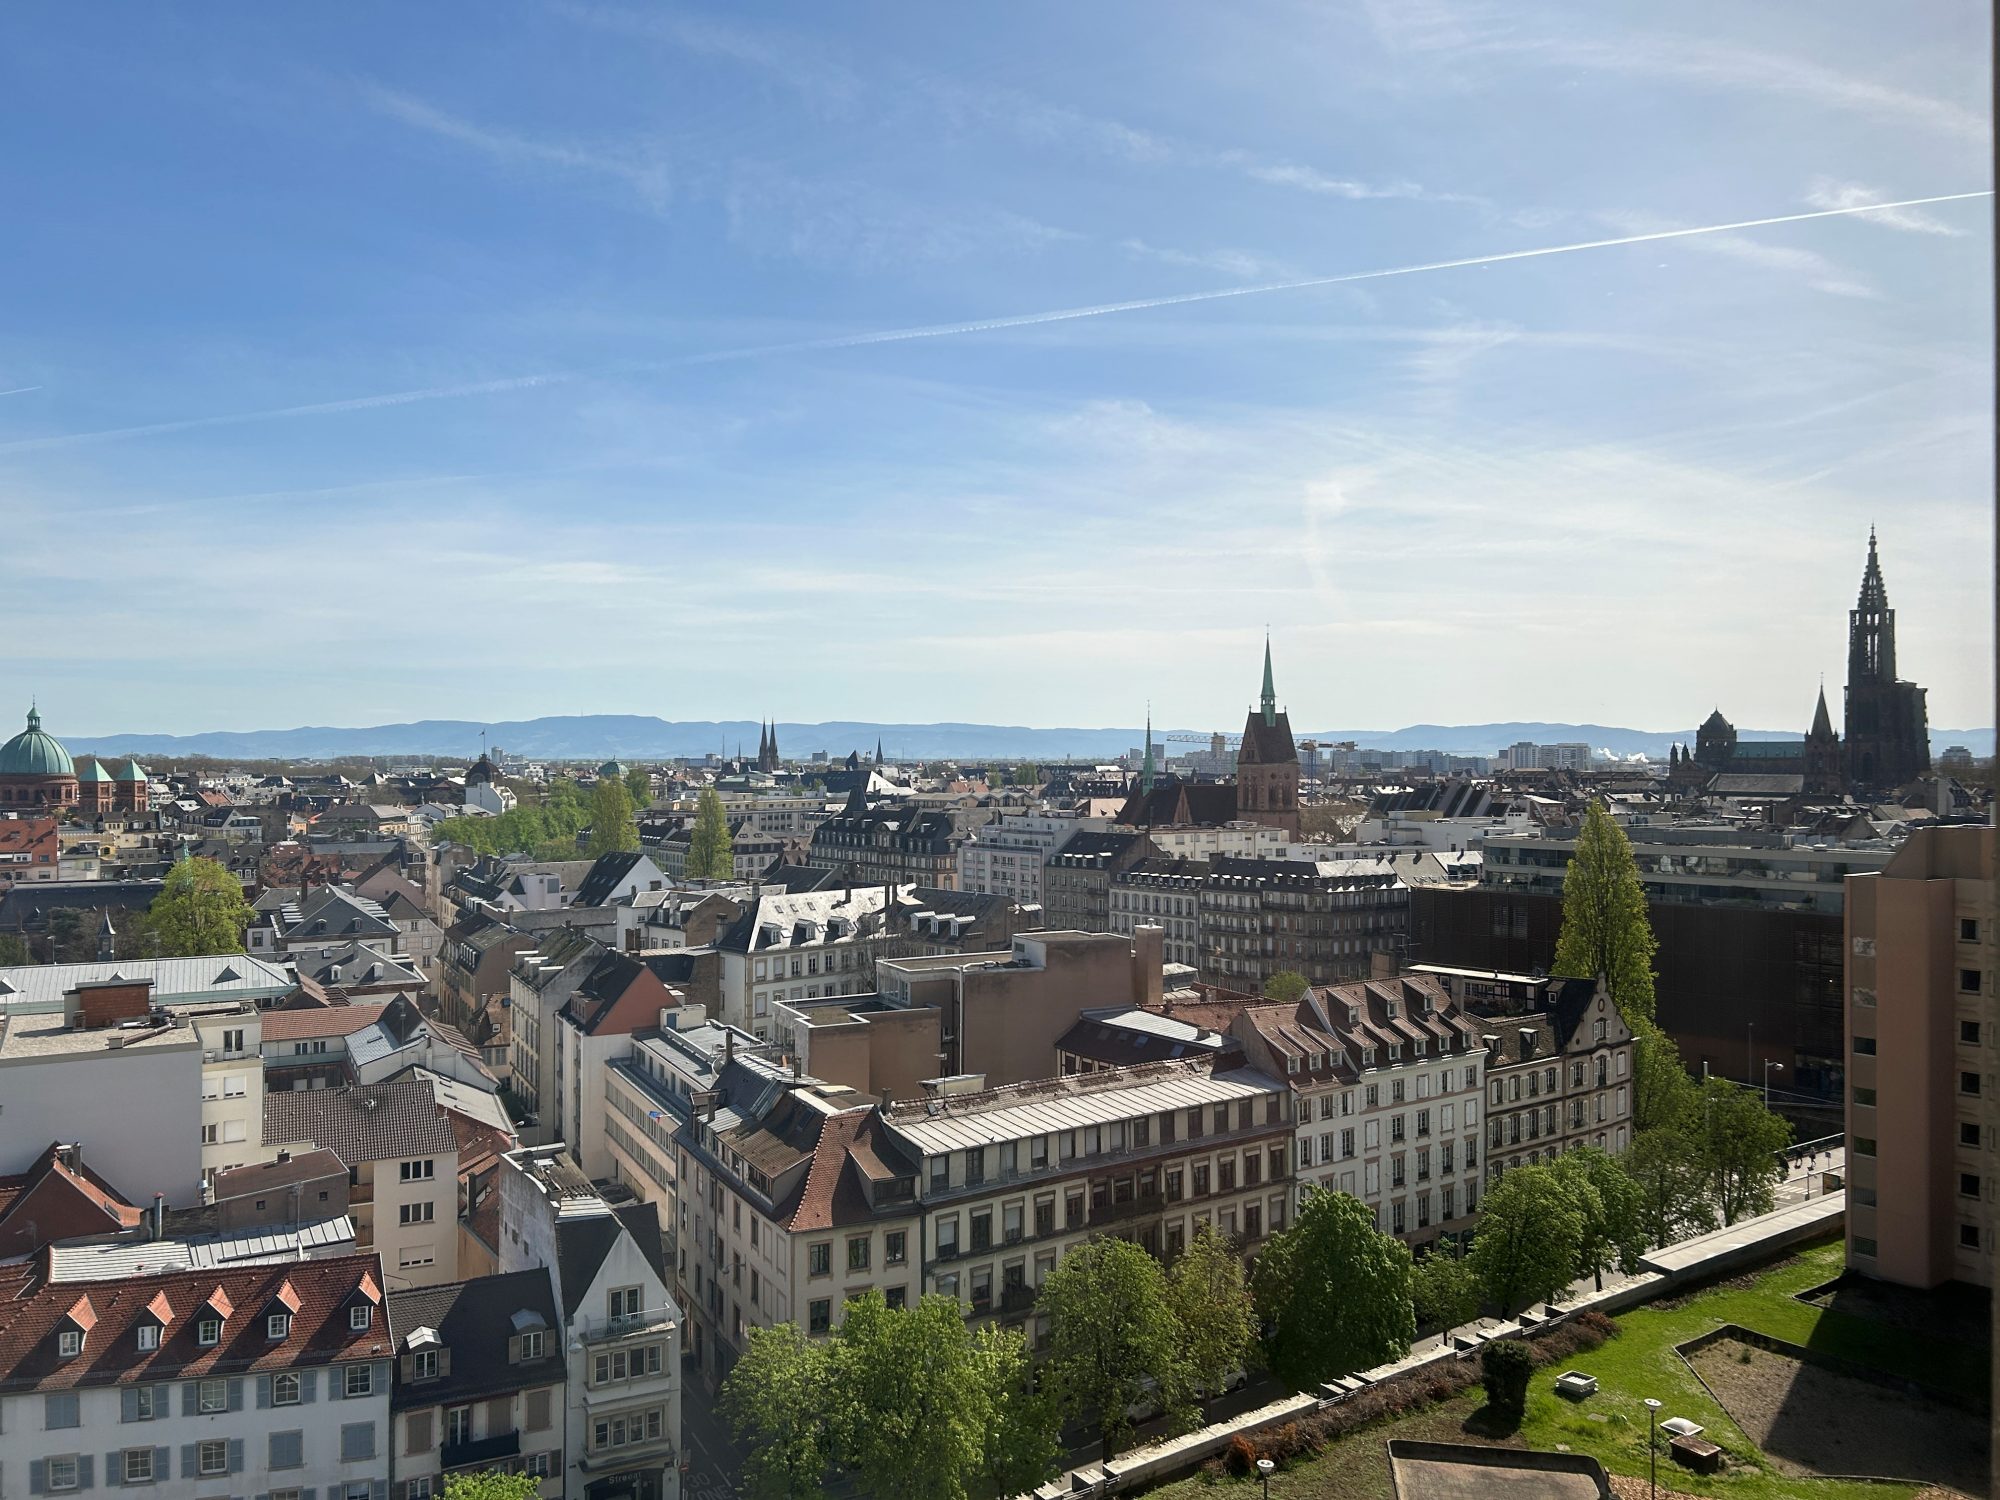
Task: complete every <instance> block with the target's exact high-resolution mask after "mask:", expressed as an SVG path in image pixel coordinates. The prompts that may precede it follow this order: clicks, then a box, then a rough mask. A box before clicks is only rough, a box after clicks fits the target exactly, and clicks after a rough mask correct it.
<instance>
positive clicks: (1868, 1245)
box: [1854, 1234, 1875, 1260]
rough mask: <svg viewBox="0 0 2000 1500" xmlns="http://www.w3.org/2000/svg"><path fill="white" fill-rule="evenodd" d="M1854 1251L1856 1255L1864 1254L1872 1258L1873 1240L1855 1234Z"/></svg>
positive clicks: (1873, 1253) (1873, 1255)
mask: <svg viewBox="0 0 2000 1500" xmlns="http://www.w3.org/2000/svg"><path fill="white" fill-rule="evenodd" d="M1854 1253H1855V1254H1856V1255H1865V1256H1867V1257H1868V1258H1869V1259H1870V1260H1873V1259H1874V1258H1875V1242H1874V1241H1873V1240H1871V1239H1866V1238H1864V1237H1862V1236H1861V1235H1858V1234H1857V1235H1856V1236H1855V1237H1854Z"/></svg>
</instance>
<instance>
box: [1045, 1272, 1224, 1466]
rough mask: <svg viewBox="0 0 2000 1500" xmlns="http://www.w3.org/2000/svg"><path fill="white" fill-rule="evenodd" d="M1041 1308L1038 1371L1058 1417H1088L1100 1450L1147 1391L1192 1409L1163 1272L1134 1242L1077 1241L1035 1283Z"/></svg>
mask: <svg viewBox="0 0 2000 1500" xmlns="http://www.w3.org/2000/svg"><path fill="white" fill-rule="evenodd" d="M1041 1308H1042V1311H1043V1312H1044V1313H1046V1314H1047V1315H1048V1319H1049V1354H1048V1360H1047V1363H1046V1364H1045V1365H1044V1367H1043V1371H1042V1378H1043V1379H1044V1380H1045V1381H1046V1382H1047V1383H1048V1385H1049V1388H1050V1390H1051V1391H1052V1392H1053V1393H1054V1396H1055V1401H1056V1409H1057V1411H1058V1412H1059V1413H1060V1414H1061V1416H1062V1418H1063V1420H1064V1421H1066V1422H1067V1421H1076V1420H1079V1419H1081V1418H1083V1417H1085V1416H1090V1417H1093V1418H1095V1420H1096V1422H1097V1434H1098V1439H1099V1441H1100V1442H1101V1443H1102V1444H1103V1448H1104V1456H1105V1457H1106V1458H1109V1457H1111V1456H1112V1454H1114V1453H1116V1452H1117V1451H1118V1446H1119V1444H1120V1443H1122V1442H1123V1441H1125V1439H1127V1438H1128V1437H1130V1436H1131V1432H1132V1418H1131V1415H1130V1412H1129V1408H1131V1407H1133V1406H1136V1405H1138V1404H1139V1403H1140V1402H1142V1401H1145V1400H1148V1399H1151V1400H1153V1401H1155V1402H1157V1403H1158V1405H1159V1406H1160V1408H1161V1409H1162V1410H1163V1411H1165V1412H1166V1413H1167V1415H1168V1416H1169V1417H1170V1418H1174V1419H1177V1420H1184V1419H1185V1418H1186V1417H1187V1416H1188V1415H1189V1413H1190V1412H1191V1411H1192V1410H1193V1401H1192V1398H1191V1393H1190V1390H1189V1380H1188V1372H1187V1364H1186V1361H1185V1359H1184V1358H1183V1355H1182V1349H1181V1342H1182V1341H1181V1330H1180V1324H1179V1323H1178V1321H1177V1320H1176V1319H1175V1317H1174V1312H1173V1307H1172V1305H1171V1304H1170V1303H1169V1301H1168V1298H1167V1278H1166V1273H1165V1272H1163V1271H1162V1270H1161V1269H1160V1263H1159V1262H1158V1261H1156V1260H1154V1259H1153V1257H1152V1256H1150V1255H1148V1254H1147V1253H1146V1252H1145V1251H1144V1250H1141V1249H1140V1248H1139V1247H1138V1246H1137V1245H1134V1244H1131V1243H1129V1242H1128V1241H1125V1240H1114V1239H1098V1240H1090V1241H1088V1242H1086V1243H1085V1244H1082V1245H1079V1246H1078V1247H1077V1248H1076V1249H1074V1250H1072V1251H1070V1252H1069V1254H1068V1255H1066V1256H1064V1257H1063V1260H1062V1264H1060V1265H1059V1266H1057V1267H1056V1269H1055V1271H1054V1273H1053V1274H1051V1275H1050V1277H1049V1278H1048V1280H1046V1281H1044V1282H1043V1283H1042V1296H1041Z"/></svg>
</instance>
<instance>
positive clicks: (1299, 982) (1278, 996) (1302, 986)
mask: <svg viewBox="0 0 2000 1500" xmlns="http://www.w3.org/2000/svg"><path fill="white" fill-rule="evenodd" d="M1306 988H1307V986H1306V976H1305V975H1303V974H1301V973H1299V972H1298V970H1296V969H1280V970H1278V972H1277V973H1275V974H1273V975H1272V976H1271V977H1270V978H1269V979H1267V980H1265V981H1264V998H1265V999H1266V1000H1275V1001H1277V1002H1278V1003H1279V1004H1280V1005H1296V1004H1297V1003H1298V999H1299V996H1301V995H1303V994H1304V993H1305V992H1306Z"/></svg>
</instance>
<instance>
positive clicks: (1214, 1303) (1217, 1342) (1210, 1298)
mask: <svg viewBox="0 0 2000 1500" xmlns="http://www.w3.org/2000/svg"><path fill="white" fill-rule="evenodd" d="M1167 1302H1168V1304H1169V1305H1170V1306H1171V1307H1172V1308H1173V1310H1174V1317H1175V1319H1176V1320H1177V1321H1178V1322H1179V1323H1180V1327H1181V1354H1182V1357H1183V1358H1184V1359H1185V1361H1186V1363H1187V1368H1188V1376H1189V1378H1190V1379H1192V1380H1193V1381H1194V1384H1195V1387H1196V1389H1198V1390H1199V1391H1201V1392H1202V1394H1204V1395H1208V1396H1219V1395H1221V1394H1222V1387H1223V1382H1224V1381H1226V1380H1227V1379H1228V1378H1229V1376H1230V1375H1232V1374H1233V1373H1235V1372H1236V1371H1238V1370H1241V1369H1242V1368H1243V1367H1244V1362H1245V1361H1246V1360H1247V1359H1248V1358H1249V1355H1250V1349H1251V1346H1252V1345H1253V1344H1255V1343H1256V1342H1257V1326H1256V1322H1255V1320H1254V1318H1253V1317H1252V1313H1251V1303H1250V1292H1249V1289H1248V1288H1247V1287H1245V1286H1244V1284H1243V1257H1242V1256H1240V1255H1238V1254H1237V1253H1236V1250H1235V1247H1234V1246H1232V1245H1231V1244H1230V1243H1229V1241H1227V1240H1226V1239H1224V1238H1223V1237H1222V1236H1221V1235H1219V1234H1217V1233H1216V1232H1215V1231H1214V1230H1213V1229H1212V1228H1210V1227H1209V1226H1208V1225H1206V1224H1199V1225H1197V1226H1196V1227H1195V1231H1194V1238H1193V1239H1192V1240H1190V1241H1189V1242H1188V1247H1187V1249H1186V1250H1185V1251H1183V1252H1182V1254H1181V1257H1180V1259H1178V1260H1176V1261H1175V1262H1174V1264H1173V1266H1172V1268H1171V1269H1170V1270H1169V1271H1168V1272H1167Z"/></svg>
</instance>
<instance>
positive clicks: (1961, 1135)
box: [1958, 1120, 1979, 1146]
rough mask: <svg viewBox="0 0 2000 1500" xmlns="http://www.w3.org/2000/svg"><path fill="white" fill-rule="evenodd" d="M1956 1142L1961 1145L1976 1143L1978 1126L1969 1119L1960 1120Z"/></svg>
mask: <svg viewBox="0 0 2000 1500" xmlns="http://www.w3.org/2000/svg"><path fill="white" fill-rule="evenodd" d="M1958 1143H1959V1145H1961V1146H1976V1145H1978V1144H1979V1127H1978V1126H1977V1125H1976V1124H1974V1123H1973V1122H1972V1121H1970V1120H1960V1121H1959V1122H1958Z"/></svg>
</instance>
